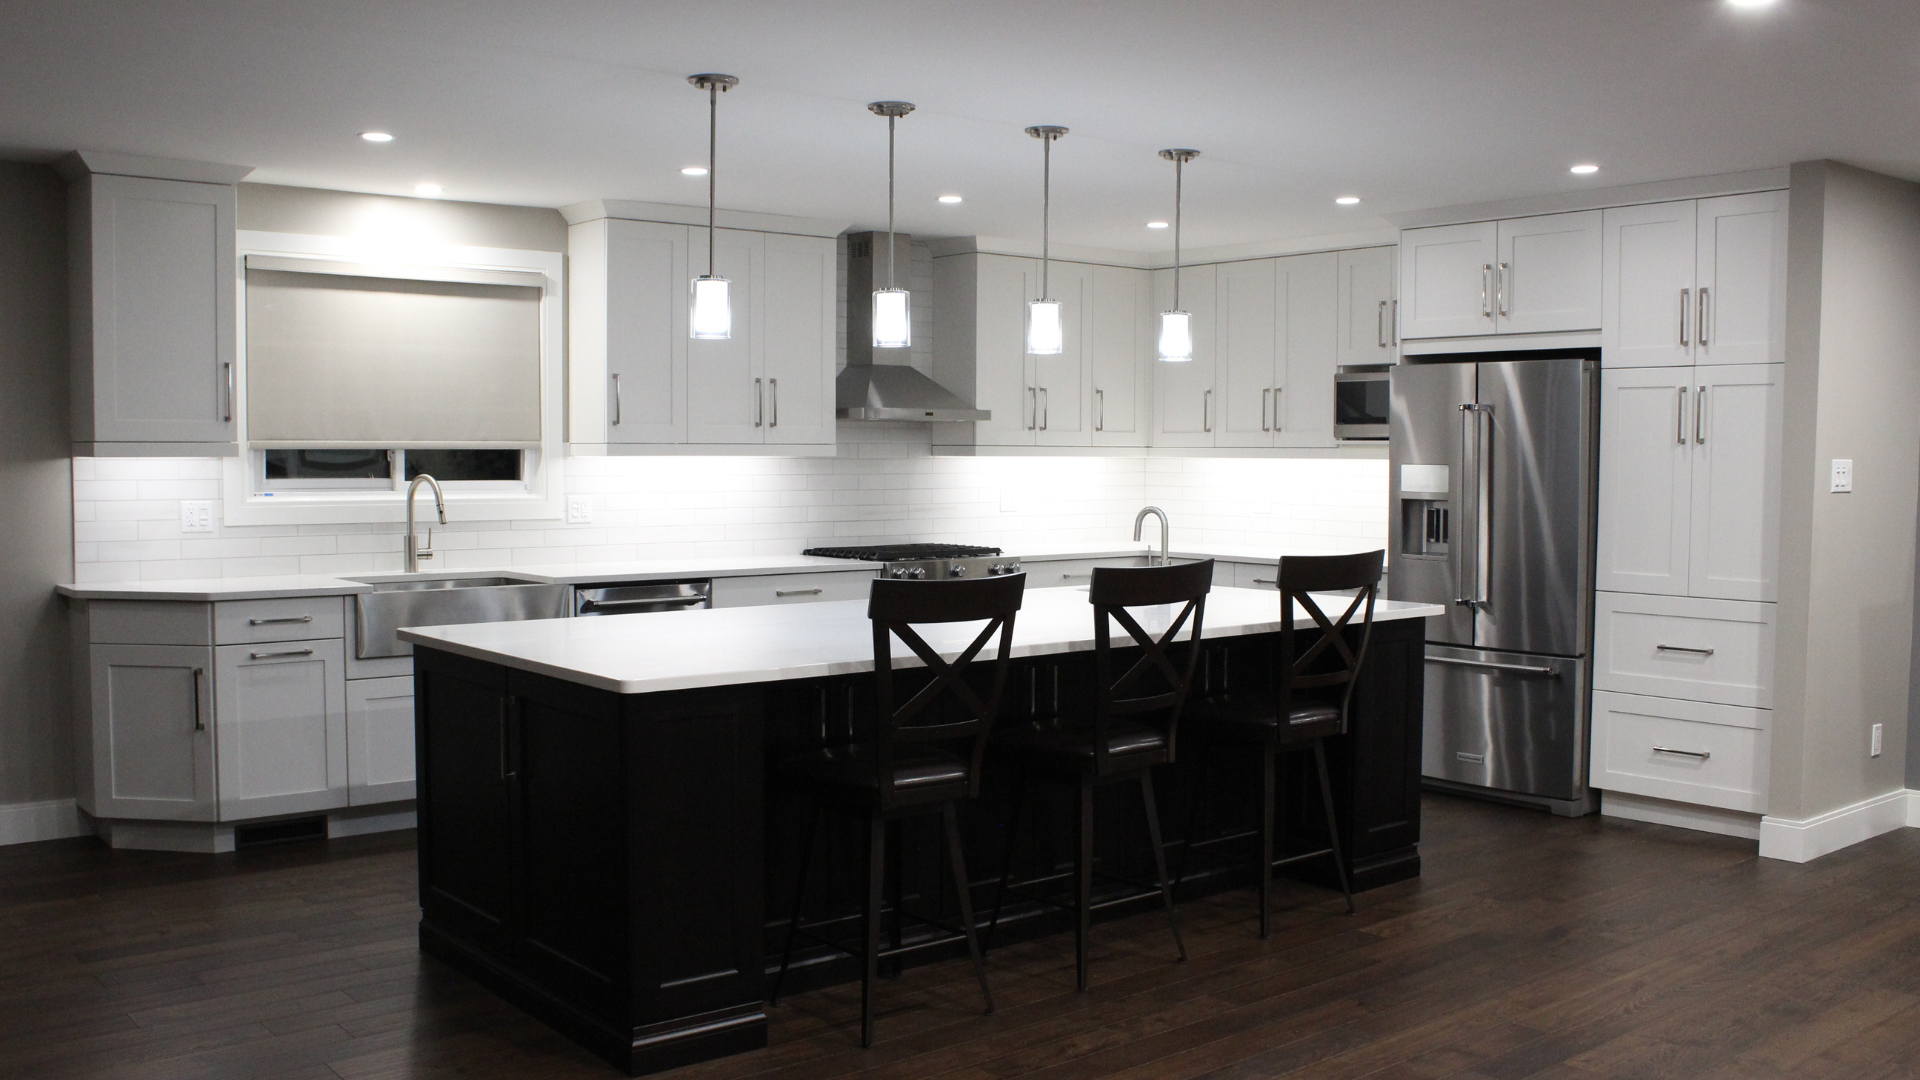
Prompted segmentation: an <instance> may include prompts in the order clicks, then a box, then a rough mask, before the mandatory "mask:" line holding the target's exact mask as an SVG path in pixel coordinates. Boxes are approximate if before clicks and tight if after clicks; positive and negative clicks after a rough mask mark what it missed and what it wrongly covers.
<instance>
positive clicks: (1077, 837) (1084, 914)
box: [1073, 779, 1093, 990]
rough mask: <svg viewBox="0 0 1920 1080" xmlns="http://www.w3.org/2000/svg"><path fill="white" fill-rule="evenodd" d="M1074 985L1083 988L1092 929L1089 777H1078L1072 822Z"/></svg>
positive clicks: (1091, 783) (1090, 794) (1091, 842)
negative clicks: (1076, 806) (1077, 800)
mask: <svg viewBox="0 0 1920 1080" xmlns="http://www.w3.org/2000/svg"><path fill="white" fill-rule="evenodd" d="M1073 835H1074V847H1075V849H1076V854H1075V856H1074V866H1073V870H1074V876H1075V877H1076V878H1078V879H1079V880H1078V883H1077V890H1076V894H1077V895H1076V896H1075V902H1074V921H1073V957H1074V985H1075V986H1077V987H1078V988H1079V989H1081V990H1085V989H1086V988H1087V938H1088V936H1089V935H1090V934H1091V933H1092V931H1093V781H1092V780H1091V779H1084V780H1081V781H1080V815H1079V818H1078V821H1077V823H1076V824H1075V826H1074V833H1073Z"/></svg>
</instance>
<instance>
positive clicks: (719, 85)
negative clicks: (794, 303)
mask: <svg viewBox="0 0 1920 1080" xmlns="http://www.w3.org/2000/svg"><path fill="white" fill-rule="evenodd" d="M687 81H688V82H690V83H692V84H693V85H695V86H697V87H699V88H700V89H702V90H705V91H706V92H707V272H706V273H704V274H702V275H700V276H699V277H697V278H694V279H693V312H692V314H691V316H690V317H689V318H688V319H687V329H688V332H689V333H691V334H692V336H693V337H694V338H695V339H697V340H700V341H725V340H727V339H728V338H730V337H732V336H733V298H732V296H731V288H732V287H731V285H730V284H729V283H728V281H727V279H726V278H723V277H721V276H720V275H718V274H716V273H714V272H713V265H714V246H713V218H714V209H713V180H714V176H713V171H714V170H713V166H714V160H713V159H714V144H715V143H716V142H718V141H719V132H720V95H721V93H723V92H724V91H727V90H731V89H733V88H734V87H735V86H738V85H740V80H739V79H736V78H734V77H733V76H731V75H712V74H708V75H689V76H687Z"/></svg>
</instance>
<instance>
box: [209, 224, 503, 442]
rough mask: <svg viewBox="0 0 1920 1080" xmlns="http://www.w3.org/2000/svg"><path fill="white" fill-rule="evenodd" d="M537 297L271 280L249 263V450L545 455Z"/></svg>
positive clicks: (479, 285) (465, 286) (475, 285)
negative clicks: (530, 451) (530, 450)
mask: <svg viewBox="0 0 1920 1080" xmlns="http://www.w3.org/2000/svg"><path fill="white" fill-rule="evenodd" d="M287 262H291V260H287ZM276 265H284V263H281V262H279V261H276ZM503 276H504V275H503ZM540 297H541V290H540V289H539V288H538V287H535V286H532V285H519V284H492V283H484V282H476V281H471V280H469V281H432V280H419V279H409V278H398V277H395V278H388V277H375V276H355V275H353V274H342V273H340V272H339V271H338V269H330V270H328V271H326V272H311V271H300V270H287V269H277V268H275V269H268V268H267V267H265V266H262V265H260V264H259V263H258V262H257V261H256V260H254V259H253V258H251V257H250V258H249V259H248V264H247V289H246V314H247V356H246V365H247V368H246V375H247V437H248V442H249V443H251V444H252V445H253V446H255V447H260V448H265V449H274V448H315V449H324V448H328V447H380V448H396V449H424V448H433V447H470V448H475V449H481V448H489V447H499V448H511V447H537V446H538V445H540V435H541V432H540V417H541V409H540V385H541V380H540Z"/></svg>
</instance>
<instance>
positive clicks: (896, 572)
mask: <svg viewBox="0 0 1920 1080" xmlns="http://www.w3.org/2000/svg"><path fill="white" fill-rule="evenodd" d="M888 573H889V575H890V576H892V577H896V578H903V577H906V576H907V568H906V567H904V566H896V567H894V568H893V569H892V570H891V571H889V572H888Z"/></svg>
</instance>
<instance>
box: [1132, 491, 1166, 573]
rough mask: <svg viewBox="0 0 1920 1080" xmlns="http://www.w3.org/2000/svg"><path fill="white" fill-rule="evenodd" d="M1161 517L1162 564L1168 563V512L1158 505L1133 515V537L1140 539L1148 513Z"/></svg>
mask: <svg viewBox="0 0 1920 1080" xmlns="http://www.w3.org/2000/svg"><path fill="white" fill-rule="evenodd" d="M1148 514H1152V515H1153V516H1154V517H1157V518H1159V519H1160V565H1161V566H1165V565H1167V512H1166V511H1165V510H1162V509H1160V508H1159V507H1157V506H1149V507H1147V508H1145V509H1143V510H1141V511H1140V512H1139V513H1137V514H1135V515H1133V538H1134V539H1135V540H1138V539H1140V527H1141V526H1142V525H1144V524H1145V523H1146V520H1147V515H1148Z"/></svg>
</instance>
